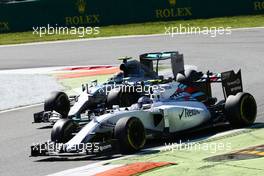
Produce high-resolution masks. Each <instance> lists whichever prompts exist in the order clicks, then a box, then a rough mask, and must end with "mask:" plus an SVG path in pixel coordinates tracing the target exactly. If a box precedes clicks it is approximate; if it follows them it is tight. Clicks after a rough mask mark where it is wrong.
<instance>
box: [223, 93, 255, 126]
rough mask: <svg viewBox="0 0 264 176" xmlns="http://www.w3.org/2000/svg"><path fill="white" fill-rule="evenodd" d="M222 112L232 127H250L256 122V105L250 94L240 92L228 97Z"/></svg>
mask: <svg viewBox="0 0 264 176" xmlns="http://www.w3.org/2000/svg"><path fill="white" fill-rule="evenodd" d="M224 112H225V115H226V117H227V119H228V121H229V123H230V124H231V125H232V126H233V127H235V128H240V127H245V126H250V125H252V124H253V123H254V122H255V120H256V115H257V104H256V101H255V99H254V97H253V96H252V95H251V94H249V93H245V92H240V93H238V94H236V95H235V96H234V95H231V96H228V98H227V100H226V103H225V111H224Z"/></svg>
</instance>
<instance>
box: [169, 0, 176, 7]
mask: <svg viewBox="0 0 264 176" xmlns="http://www.w3.org/2000/svg"><path fill="white" fill-rule="evenodd" d="M168 1H169V3H170V5H171V6H175V5H176V3H177V0H168Z"/></svg>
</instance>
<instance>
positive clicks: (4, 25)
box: [0, 21, 10, 32]
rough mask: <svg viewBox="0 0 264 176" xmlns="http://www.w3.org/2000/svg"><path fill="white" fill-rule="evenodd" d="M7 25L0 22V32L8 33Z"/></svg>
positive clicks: (4, 22)
mask: <svg viewBox="0 0 264 176" xmlns="http://www.w3.org/2000/svg"><path fill="white" fill-rule="evenodd" d="M9 30H10V28H9V24H8V22H6V21H0V32H2V31H9Z"/></svg>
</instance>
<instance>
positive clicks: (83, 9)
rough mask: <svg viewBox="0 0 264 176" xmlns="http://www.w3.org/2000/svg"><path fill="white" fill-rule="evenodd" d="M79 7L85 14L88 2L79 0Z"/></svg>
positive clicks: (80, 11)
mask: <svg viewBox="0 0 264 176" xmlns="http://www.w3.org/2000/svg"><path fill="white" fill-rule="evenodd" d="M76 4H77V8H78V11H79V13H81V14H83V13H84V12H85V10H86V2H85V0H77V3H76Z"/></svg>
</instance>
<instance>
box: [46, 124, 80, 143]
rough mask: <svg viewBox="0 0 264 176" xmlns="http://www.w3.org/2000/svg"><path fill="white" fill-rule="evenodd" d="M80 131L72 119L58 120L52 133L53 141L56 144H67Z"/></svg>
mask: <svg viewBox="0 0 264 176" xmlns="http://www.w3.org/2000/svg"><path fill="white" fill-rule="evenodd" d="M77 129H78V125H77V124H76V123H75V122H74V121H73V120H71V119H60V120H58V121H57V122H56V123H55V124H54V126H53V128H52V131H51V141H53V142H56V143H66V142H68V141H69V140H70V139H71V138H72V137H73V133H75V132H76V131H77Z"/></svg>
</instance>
